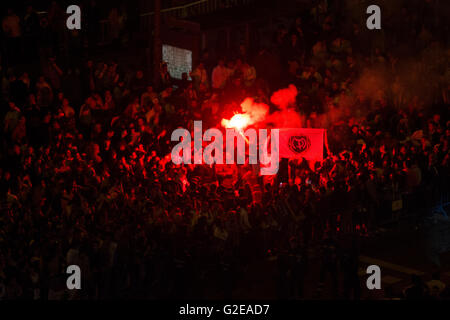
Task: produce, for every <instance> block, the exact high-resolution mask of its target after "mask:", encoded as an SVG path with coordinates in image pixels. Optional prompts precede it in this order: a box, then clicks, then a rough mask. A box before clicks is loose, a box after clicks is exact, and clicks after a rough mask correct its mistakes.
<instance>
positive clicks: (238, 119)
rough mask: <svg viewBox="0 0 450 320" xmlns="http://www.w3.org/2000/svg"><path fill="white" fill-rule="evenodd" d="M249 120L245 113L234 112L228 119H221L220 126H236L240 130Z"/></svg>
mask: <svg viewBox="0 0 450 320" xmlns="http://www.w3.org/2000/svg"><path fill="white" fill-rule="evenodd" d="M249 122H250V117H249V116H248V115H247V114H242V113H236V114H235V115H234V116H233V117H232V118H231V119H230V120H227V119H222V126H224V127H225V128H236V130H238V131H241V130H242V129H243V128H245V127H247V126H248V124H249Z"/></svg>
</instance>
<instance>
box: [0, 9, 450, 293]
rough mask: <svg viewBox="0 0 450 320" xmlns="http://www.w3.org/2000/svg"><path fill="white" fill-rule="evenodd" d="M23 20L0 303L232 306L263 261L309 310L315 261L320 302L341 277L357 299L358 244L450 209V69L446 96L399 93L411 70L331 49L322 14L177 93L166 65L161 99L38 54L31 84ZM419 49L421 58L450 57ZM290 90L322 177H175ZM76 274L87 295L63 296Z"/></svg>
mask: <svg viewBox="0 0 450 320" xmlns="http://www.w3.org/2000/svg"><path fill="white" fill-rule="evenodd" d="M30 10H31V9H30ZM13 16H14V14H13V12H12V11H9V12H8V15H7V17H6V18H5V19H4V21H3V30H4V32H5V33H8V32H10V33H9V35H8V37H10V38H9V39H8V40H7V42H6V46H7V49H8V50H13V51H8V50H7V51H6V52H7V55H8V57H9V58H8V61H7V63H5V62H4V61H2V62H3V64H2V70H1V77H2V88H1V90H2V101H1V105H2V108H1V117H2V120H3V123H2V131H3V134H2V138H1V140H0V142H1V145H0V148H1V151H0V161H1V164H0V188H1V189H0V203H1V209H0V210H1V214H0V299H5V298H6V299H87V298H88V299H96V298H97V299H98V298H99V299H105V298H118V297H131V298H133V297H134V298H135V297H139V298H167V297H177V298H186V297H199V298H206V297H207V295H208V294H209V293H210V292H211V291H210V290H215V291H214V292H215V294H217V295H219V296H224V297H232V296H233V292H234V290H236V288H239V287H240V285H241V284H240V280H242V279H243V278H244V276H245V275H246V273H247V272H249V271H248V270H253V269H251V268H252V266H254V264H255V262H260V261H273V260H275V259H276V261H277V263H276V266H277V267H276V274H277V278H276V284H277V286H276V288H277V290H276V293H274V295H275V296H277V297H279V298H295V297H297V298H298V297H304V295H303V292H304V286H305V282H306V280H305V279H306V278H307V275H308V273H309V272H311V271H310V268H308V266H309V265H310V261H311V259H310V257H309V255H310V252H311V248H314V251H315V252H316V255H317V257H318V258H317V259H318V261H319V265H320V276H319V279H318V283H319V285H318V288H317V295H318V296H320V292H321V288H322V287H323V286H324V285H325V283H327V281H326V279H327V276H328V275H331V278H332V281H331V292H332V296H333V297H335V298H337V297H344V298H355V299H357V298H359V297H361V289H360V283H359V279H358V254H359V240H358V239H359V237H362V236H366V235H370V234H372V233H373V232H375V231H376V230H377V226H378V224H379V223H380V222H381V221H382V220H383V219H385V218H386V217H388V216H390V215H391V213H392V211H395V210H403V211H410V210H415V211H420V212H421V213H422V212H428V211H429V210H430V208H432V207H433V206H434V205H435V204H436V203H438V202H439V201H440V199H441V198H442V196H443V195H445V194H447V193H448V177H449V161H450V156H449V155H450V154H449V141H450V120H449V118H448V103H449V101H448V85H449V82H448V81H447V80H446V78H445V77H446V76H448V74H447V75H446V74H445V71H446V70H448V68H449V65H448V61H449V60H448V53H447V52H446V54H447V56H444V59H436V60H434V61H433V66H434V64H438V65H439V67H440V69H439V70H443V71H442V76H441V78H439V79H441V80H440V82H439V81H438V82H437V83H436V84H433V86H430V88H428V87H427V90H428V91H427V92H426V94H421V93H422V92H423V91H422V92H420V93H419V91H417V93H414V92H411V91H410V90H408V88H405V87H402V86H401V85H400V84H399V82H398V81H395V80H398V79H400V78H399V77H400V75H401V72H402V70H400V68H398V64H399V63H397V62H398V59H399V58H400V57H399V56H396V55H395V54H385V53H383V52H382V51H380V50H377V49H375V50H372V51H371V52H366V50H365V48H364V47H363V46H361V43H360V42H359V40H358V39H359V38H358V36H357V30H356V29H355V30H352V31H351V32H350V33H349V34H340V35H339V36H336V37H331V35H335V34H339V32H337V31H336V30H334V29H333V28H335V26H334V24H333V23H334V20H333V16H332V15H331V14H330V15H327V16H325V17H324V18H323V19H322V18H321V16H320V14H318V13H317V12H316V11H311V12H310V13H306V14H304V15H302V16H301V17H299V18H297V19H295V21H293V23H292V26H290V28H287V27H285V26H283V25H280V26H279V27H278V29H277V30H276V32H275V34H274V37H273V41H272V45H271V46H266V47H264V48H260V49H259V50H257V52H256V54H252V53H251V52H248V51H249V50H248V48H246V46H245V45H244V44H242V45H241V46H240V50H239V52H238V53H237V54H235V55H229V56H225V57H219V58H218V59H217V60H216V63H212V62H211V59H204V60H202V61H201V62H199V64H198V65H197V66H196V67H195V68H194V70H192V72H191V73H190V74H184V75H183V78H182V79H181V80H177V79H173V78H172V77H171V75H170V73H169V72H168V68H167V64H166V63H162V64H161V68H160V76H159V80H158V81H156V82H153V81H150V80H148V79H149V78H150V77H149V75H148V74H147V73H146V72H145V70H142V69H139V68H134V69H133V68H129V67H128V66H127V65H121V64H119V63H118V62H117V61H115V60H112V61H109V60H104V59H99V60H98V61H94V60H92V59H91V58H90V57H89V56H87V58H86V59H85V60H81V59H80V61H78V60H74V61H76V62H73V61H72V62H71V63H70V64H66V63H64V66H63V65H62V64H61V63H60V62H59V61H58V56H57V55H55V54H53V52H54V50H53V49H54V48H53V49H50V50H47V49H48V48H49V47H46V48H47V49H46V48H44V47H45V42H42V41H40V42H39V44H38V46H40V48H39V49H45V50H38V52H39V55H38V56H39V57H40V64H39V65H40V67H41V68H40V72H39V73H38V74H33V75H31V74H30V72H29V71H27V70H25V71H24V70H20V68H16V64H15V63H16V62H17V61H14V59H11V57H13V56H14V55H13V54H11V52H12V53H14V50H15V49H14V45H15V44H14V40H12V39H11V37H12V38H14V34H15V33H14V32H15V31H14V30H15V29H14V28H9V29H8V27H7V26H11V25H14V24H15V21H16V20H15V18H13ZM5 20H6V21H7V22H6V23H5ZM35 23H36V22H35ZM41 24H42V20H41ZM33 30H34V28H33ZM330 30H331V31H333V32H331V31H330ZM328 31H330V32H328ZM417 32H418V34H419V33H421V32H423V29H418V30H417ZM307 34H318V35H321V34H325V36H323V37H319V38H316V39H313V38H312V37H307V36H306V35H307ZM53 39H54V38H53ZM418 39H419V40H418V44H417V47H418V49H417V50H418V51H417V52H420V53H421V54H422V53H424V55H423V56H424V57H425V53H427V52H428V51H429V50H431V49H433V50H437V49H439V46H440V45H439V42H435V41H433V39H432V38H431V39H428V38H427V39H425V40H423V39H422V38H418ZM422 40H423V41H422ZM55 41H58V39H56V40H55ZM397 41H399V40H397ZM430 48H431V49H430ZM80 50H81V49H80ZM81 56H82V55H81ZM77 57H80V55H77ZM445 57H447V59H446V58H445ZM420 63H421V64H420V65H421V66H423V65H425V66H426V65H427V61H421V62H420ZM375 69H376V70H384V71H386V73H388V74H389V75H390V76H391V77H392V78H391V80H392V81H391V82H388V84H389V85H387V84H386V85H385V87H384V88H379V89H380V90H378V89H377V90H373V88H370V89H371V90H372V91H374V92H375V91H376V92H375V93H374V94H372V95H365V94H364V92H362V93H361V91H360V90H361V89H360V87H362V88H364V86H360V83H361V82H364V79H361V78H362V75H364V72H365V70H375ZM418 69H420V70H419V71H418V72H425V71H423V68H418ZM427 71H429V70H427ZM447 73H448V72H447ZM419 74H420V73H419ZM375 83H376V81H375ZM289 84H294V85H295V86H296V87H297V88H298V91H299V95H298V97H297V103H296V104H295V105H294V106H292V107H293V108H295V110H296V111H297V112H298V114H299V115H301V117H302V119H304V123H303V125H304V126H309V127H324V128H326V129H327V132H328V145H329V150H328V152H326V157H325V159H324V160H323V161H322V162H318V163H315V164H313V165H311V164H309V163H308V162H306V161H289V162H286V163H282V165H283V166H284V167H283V166H282V170H280V172H279V174H278V176H277V177H275V178H274V179H273V181H272V183H266V182H265V181H264V180H263V179H261V178H258V177H257V178H255V175H254V174H253V172H254V171H255V170H254V168H253V167H252V166H250V165H240V166H235V167H234V169H232V171H231V172H229V171H227V172H225V173H224V171H223V170H221V169H220V168H219V167H218V166H216V165H212V166H207V165H174V164H173V163H172V162H171V161H170V151H171V147H172V146H173V142H171V141H170V135H171V132H172V131H173V130H174V129H176V128H177V127H179V126H182V127H190V126H192V125H193V120H203V122H204V123H205V126H208V125H209V127H214V126H216V127H219V128H220V120H221V119H222V118H229V116H230V115H231V114H232V113H233V112H235V111H240V110H239V104H240V103H241V102H242V101H243V100H244V98H246V97H252V98H254V99H255V101H258V102H264V103H267V104H269V105H270V107H271V109H272V110H271V111H272V112H276V111H277V110H276V107H275V106H273V105H272V104H271V103H270V93H271V92H273V91H275V90H277V89H279V88H283V87H286V86H287V85H289ZM430 97H431V98H430ZM283 168H284V169H283ZM418 194H420V197H418V196H417V195H418ZM347 235H348V236H349V237H350V240H349V241H348V243H347V244H346V245H343V244H342V243H341V237H344V236H347ZM72 264H75V265H79V266H80V268H81V270H82V288H83V290H81V291H76V290H75V291H68V290H67V289H66V278H67V274H66V272H65V271H66V268H67V266H69V265H72ZM435 278H437V279H434V280H435V281H434V282H432V284H433V283H435V282H436V283H437V282H439V285H438V286H433V285H431V290H428V289H427V287H426V286H425V285H422V282H421V281H420V279H417V278H414V279H413V280H414V281H413V286H412V287H411V288H413V289H411V288H407V289H406V290H405V292H404V294H403V297H405V298H425V296H429V297H434V298H439V297H441V298H444V297H447V298H448V296H449V295H448V289H445V285H444V286H442V284H441V282H440V281H439V279H438V276H436V277H435ZM339 279H343V281H342V283H341V282H340V281H338V280H339ZM206 283H207V284H206ZM209 286H211V287H213V289H211V288H210V287H209ZM419 287H420V289H417V288H419ZM436 287H438V289H437V290H438V292H437V293H436V290H435V288H436ZM390 294H392V293H390ZM398 294H401V293H400V292H399V293H398Z"/></svg>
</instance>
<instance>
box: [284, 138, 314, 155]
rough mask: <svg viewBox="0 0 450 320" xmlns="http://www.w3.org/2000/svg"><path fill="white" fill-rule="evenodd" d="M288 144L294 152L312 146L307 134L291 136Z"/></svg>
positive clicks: (299, 151) (302, 150)
mask: <svg viewBox="0 0 450 320" xmlns="http://www.w3.org/2000/svg"><path fill="white" fill-rule="evenodd" d="M288 145H289V149H290V150H291V151H292V152H295V153H302V152H304V151H306V150H308V149H309V148H310V147H311V140H309V138H308V137H306V136H291V137H289V142H288Z"/></svg>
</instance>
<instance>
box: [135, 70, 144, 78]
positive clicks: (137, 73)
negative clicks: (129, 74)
mask: <svg viewBox="0 0 450 320" xmlns="http://www.w3.org/2000/svg"><path fill="white" fill-rule="evenodd" d="M136 78H137V79H142V78H144V72H142V70H138V71H137V72H136Z"/></svg>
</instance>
